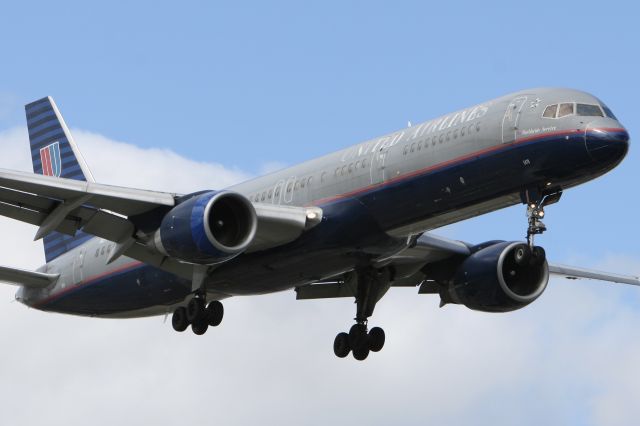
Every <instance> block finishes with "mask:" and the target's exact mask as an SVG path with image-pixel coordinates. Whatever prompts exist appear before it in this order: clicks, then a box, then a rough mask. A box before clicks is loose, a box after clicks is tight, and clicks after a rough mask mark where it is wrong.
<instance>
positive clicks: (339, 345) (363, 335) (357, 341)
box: [333, 268, 391, 361]
mask: <svg viewBox="0 0 640 426" xmlns="http://www.w3.org/2000/svg"><path fill="white" fill-rule="evenodd" d="M348 281H350V282H347V283H345V284H347V285H350V286H351V288H352V289H353V290H354V293H355V295H356V307H357V309H356V318H355V320H356V323H355V324H354V325H353V326H352V327H351V329H350V330H349V333H344V332H343V333H338V335H337V336H336V338H335V340H334V342H333V352H334V353H335V354H336V356H337V357H339V358H345V357H346V356H347V355H349V352H353V357H354V358H355V359H357V360H358V361H363V360H364V359H366V358H367V356H369V353H370V352H378V351H380V350H381V349H382V347H383V346H384V342H385V334H384V330H382V329H381V328H380V327H373V328H372V329H371V330H368V327H367V325H368V324H367V323H368V318H369V317H370V316H371V315H372V314H373V309H374V308H375V306H376V303H378V301H379V300H380V299H381V298H382V296H384V294H385V293H386V292H387V290H389V286H390V285H391V281H390V271H389V269H388V268H382V269H375V268H366V269H361V270H358V271H356V272H355V274H353V275H352V276H351V279H350V280H348Z"/></svg>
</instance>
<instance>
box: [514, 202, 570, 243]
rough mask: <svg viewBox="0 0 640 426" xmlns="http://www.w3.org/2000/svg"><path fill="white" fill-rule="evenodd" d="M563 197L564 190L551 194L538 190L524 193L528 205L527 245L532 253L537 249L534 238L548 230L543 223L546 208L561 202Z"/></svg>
mask: <svg viewBox="0 0 640 426" xmlns="http://www.w3.org/2000/svg"><path fill="white" fill-rule="evenodd" d="M561 196H562V190H557V191H554V192H550V193H544V192H540V191H537V190H536V191H534V190H526V191H524V193H523V196H522V198H523V202H524V203H526V204H527V221H528V223H529V226H528V227H527V244H528V245H529V248H530V249H531V250H532V251H533V250H534V248H535V244H534V237H535V236H536V235H540V234H542V233H543V232H545V231H546V230H547V226H546V225H545V224H544V223H542V218H543V217H544V215H545V212H544V208H545V207H546V206H548V205H549V204H554V203H557V202H558V201H560V197H561Z"/></svg>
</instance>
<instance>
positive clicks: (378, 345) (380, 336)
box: [369, 327, 385, 352]
mask: <svg viewBox="0 0 640 426" xmlns="http://www.w3.org/2000/svg"><path fill="white" fill-rule="evenodd" d="M384 341H385V335H384V330H383V329H381V328H380V327H373V328H372V329H371V330H370V331H369V349H371V350H372V351H373V352H379V351H380V350H381V349H382V348H383V347H384Z"/></svg>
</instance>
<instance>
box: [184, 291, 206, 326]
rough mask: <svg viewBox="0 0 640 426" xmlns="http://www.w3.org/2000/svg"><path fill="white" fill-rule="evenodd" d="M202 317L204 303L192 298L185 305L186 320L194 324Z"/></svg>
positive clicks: (197, 298)
mask: <svg viewBox="0 0 640 426" xmlns="http://www.w3.org/2000/svg"><path fill="white" fill-rule="evenodd" d="M203 315H204V301H203V300H202V299H200V298H199V297H194V298H193V299H191V300H189V303H188V304H187V320H189V322H190V323H192V324H193V323H194V322H195V321H196V320H198V319H200V318H201V317H202V316H203Z"/></svg>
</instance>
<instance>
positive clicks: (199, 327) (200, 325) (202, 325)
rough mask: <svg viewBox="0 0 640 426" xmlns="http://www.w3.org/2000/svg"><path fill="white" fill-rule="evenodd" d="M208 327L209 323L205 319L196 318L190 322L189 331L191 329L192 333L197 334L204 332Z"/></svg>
mask: <svg viewBox="0 0 640 426" xmlns="http://www.w3.org/2000/svg"><path fill="white" fill-rule="evenodd" d="M208 328H209V323H208V322H207V320H206V319H197V320H196V321H195V322H194V323H193V324H191V331H193V334H197V335H198V336H201V335H203V334H204V333H206V332H207V329H208Z"/></svg>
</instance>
